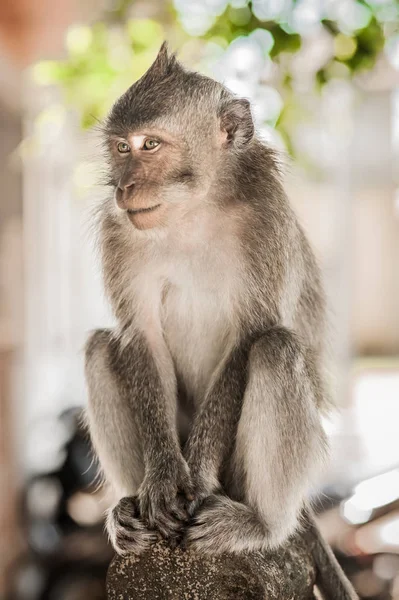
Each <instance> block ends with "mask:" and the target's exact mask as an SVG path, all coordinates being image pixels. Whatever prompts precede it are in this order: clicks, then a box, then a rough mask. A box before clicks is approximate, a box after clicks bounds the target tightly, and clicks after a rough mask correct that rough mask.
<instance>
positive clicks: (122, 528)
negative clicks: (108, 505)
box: [107, 496, 158, 556]
mask: <svg viewBox="0 0 399 600" xmlns="http://www.w3.org/2000/svg"><path fill="white" fill-rule="evenodd" d="M107 531H108V535H109V538H110V540H111V543H112V546H113V547H114V550H115V552H117V554H119V555H121V556H124V555H126V554H141V553H142V552H144V551H145V550H147V549H148V548H149V547H150V546H151V544H153V543H155V542H156V541H157V539H158V536H157V534H156V532H155V531H150V530H149V529H147V528H146V526H145V525H144V523H143V522H142V521H141V520H140V519H139V507H138V501H137V498H136V497H131V496H129V497H126V498H122V499H121V500H120V501H119V502H118V504H117V505H116V506H115V507H114V508H112V509H110V511H109V512H108V516H107Z"/></svg>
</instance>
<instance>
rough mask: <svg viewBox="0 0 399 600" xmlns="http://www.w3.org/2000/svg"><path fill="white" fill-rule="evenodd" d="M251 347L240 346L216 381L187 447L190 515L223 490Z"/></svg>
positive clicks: (222, 368) (193, 428)
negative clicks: (222, 471) (223, 467)
mask: <svg viewBox="0 0 399 600" xmlns="http://www.w3.org/2000/svg"><path fill="white" fill-rule="evenodd" d="M249 348H250V346H249V344H248V343H241V344H239V345H237V346H236V347H235V348H234V349H233V350H232V352H231V354H230V355H229V356H228V357H227V360H225V361H224V363H223V364H222V365H221V367H220V368H219V370H218V372H217V373H216V374H215V376H214V378H213V382H212V383H211V385H210V389H209V391H208V394H207V396H206V398H205V400H204V403H203V404H202V406H201V408H200V410H199V411H198V413H197V414H196V417H195V420H194V424H193V427H192V430H191V432H190V435H189V438H188V440H187V443H186V446H185V448H184V455H185V458H186V460H187V463H188V465H189V468H190V473H191V477H192V481H193V485H194V489H195V500H194V502H193V503H192V504H191V507H190V512H191V513H193V512H194V511H195V509H196V508H197V507H198V506H199V505H200V504H201V502H202V500H203V499H204V498H206V497H207V496H209V495H210V494H212V493H213V492H215V491H216V490H218V489H219V488H220V482H219V473H220V468H221V465H222V462H223V460H224V459H225V458H226V456H227V455H229V451H232V450H233V447H234V438H235V432H236V430H237V425H238V422H239V419H240V415H241V410H242V404H243V398H244V392H245V385H246V379H247V376H246V373H247V367H248V354H249Z"/></svg>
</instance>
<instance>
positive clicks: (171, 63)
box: [146, 42, 178, 77]
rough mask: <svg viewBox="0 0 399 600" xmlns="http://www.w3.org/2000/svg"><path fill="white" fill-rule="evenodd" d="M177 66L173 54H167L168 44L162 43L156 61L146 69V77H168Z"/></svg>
mask: <svg viewBox="0 0 399 600" xmlns="http://www.w3.org/2000/svg"><path fill="white" fill-rule="evenodd" d="M177 64H178V63H177V60H176V56H175V55H174V54H169V51H168V43H167V42H163V44H162V46H161V48H160V49H159V52H158V54H157V57H156V59H155V60H154V62H153V63H152V65H151V67H150V68H149V69H148V71H147V73H146V75H151V76H152V77H164V76H165V75H168V74H169V73H170V72H171V71H172V69H173V68H174V67H175V66H177Z"/></svg>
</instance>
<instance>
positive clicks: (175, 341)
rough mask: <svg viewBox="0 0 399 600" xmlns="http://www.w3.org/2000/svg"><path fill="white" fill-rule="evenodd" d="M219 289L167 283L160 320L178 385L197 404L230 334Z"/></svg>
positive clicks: (221, 356) (228, 321) (227, 310)
mask: <svg viewBox="0 0 399 600" xmlns="http://www.w3.org/2000/svg"><path fill="white" fill-rule="evenodd" d="M227 298H228V295H226V294H223V290H222V289H217V288H216V287H215V286H212V285H210V286H207V285H202V286H201V284H200V283H199V284H198V285H197V286H195V285H193V286H189V285H174V284H170V285H169V286H168V287H167V291H166V293H165V297H164V301H163V305H162V315H161V322H162V328H163V334H164V339H165V341H166V344H167V346H168V348H169V351H170V353H171V355H172V358H173V361H174V365H175V370H176V375H177V378H178V382H179V386H180V388H182V389H183V391H184V393H185V396H186V397H187V399H188V400H189V401H190V402H193V403H194V405H196V406H198V404H199V403H201V401H202V399H203V398H204V396H205V394H206V391H207V388H208V386H209V384H210V382H211V380H212V375H213V374H214V372H215V370H216V369H217V367H218V365H219V364H220V362H221V361H222V360H223V358H224V356H225V353H226V352H227V350H228V346H229V342H230V340H231V336H232V324H231V322H230V319H229V312H230V311H229V307H228V303H227V301H226V299H227Z"/></svg>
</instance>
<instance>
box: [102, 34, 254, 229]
mask: <svg viewBox="0 0 399 600" xmlns="http://www.w3.org/2000/svg"><path fill="white" fill-rule="evenodd" d="M105 133H106V136H107V137H106V142H107V148H108V155H109V165H110V183H111V185H112V186H113V187H114V189H115V201H116V204H117V206H118V207H119V210H120V211H123V214H122V218H125V219H126V220H127V221H128V220H130V221H131V223H132V224H133V225H134V226H135V227H136V228H138V229H150V228H153V227H165V226H167V225H168V224H173V225H178V224H179V222H181V218H180V217H181V216H184V215H186V214H187V213H189V212H190V211H193V210H196V208H197V207H198V206H200V205H201V203H202V204H203V203H205V202H206V203H209V202H211V201H212V194H210V193H209V192H210V190H211V189H212V186H213V183H214V182H215V181H218V180H220V179H223V180H224V181H227V180H228V176H227V175H226V173H228V172H229V171H228V169H225V168H224V166H225V164H226V162H227V163H229V161H230V157H232V156H234V153H235V152H240V151H242V150H243V149H244V148H245V146H246V144H248V143H249V142H250V141H251V139H252V137H253V133H254V128H253V123H252V118H251V112H250V108H249V103H248V102H247V101H245V100H240V99H237V98H235V97H234V96H233V95H232V94H231V93H229V92H228V91H227V90H226V89H225V88H224V87H223V86H222V85H221V84H219V83H217V82H216V81H213V80H212V79H210V78H208V77H205V76H203V75H200V74H198V73H193V72H190V71H186V70H185V69H184V68H183V67H182V66H181V65H180V64H179V63H178V62H177V60H176V58H175V57H174V56H173V55H172V56H170V55H168V53H167V49H166V46H165V45H163V46H162V48H161V50H160V52H159V54H158V56H157V58H156V60H155V62H154V63H153V65H152V66H151V67H150V69H149V70H148V71H147V72H146V73H145V74H144V75H143V77H142V78H141V79H140V80H139V81H137V82H136V83H134V84H133V85H132V86H131V87H130V88H129V89H128V90H127V92H125V94H123V95H122V96H121V98H119V100H118V101H117V102H116V103H115V105H114V107H113V109H112V111H111V113H110V115H109V117H108V119H107V122H106V127H105ZM214 196H220V194H217V192H215V194H214Z"/></svg>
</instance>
